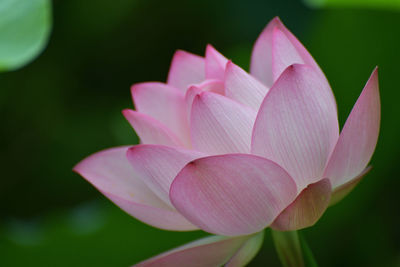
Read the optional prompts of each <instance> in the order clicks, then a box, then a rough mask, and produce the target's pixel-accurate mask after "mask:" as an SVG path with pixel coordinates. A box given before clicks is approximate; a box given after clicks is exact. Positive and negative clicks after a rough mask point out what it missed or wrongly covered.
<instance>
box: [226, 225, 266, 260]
mask: <svg viewBox="0 0 400 267" xmlns="http://www.w3.org/2000/svg"><path fill="white" fill-rule="evenodd" d="M263 241H264V231H261V232H260V233H258V234H255V235H254V236H253V237H252V238H250V239H249V240H248V241H246V243H244V244H243V246H242V247H241V248H240V249H239V250H238V252H236V254H235V255H234V256H233V257H232V258H231V259H230V260H229V262H228V263H227V264H225V267H242V266H246V265H247V264H248V263H250V261H251V260H252V259H253V258H254V257H255V256H256V255H257V253H258V251H259V250H260V248H261V246H262V243H263Z"/></svg>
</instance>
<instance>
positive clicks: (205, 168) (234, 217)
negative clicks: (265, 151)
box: [170, 154, 297, 236]
mask: <svg viewBox="0 0 400 267" xmlns="http://www.w3.org/2000/svg"><path fill="white" fill-rule="evenodd" d="M296 193H297V189H296V184H295V183H294V181H293V180H292V178H291V177H290V176H289V175H288V173H287V172H286V171H285V170H283V169H282V168H281V167H279V166H278V165H277V164H275V163H274V162H272V161H269V160H267V159H264V158H261V157H258V156H254V155H248V154H227V155H222V156H211V157H205V158H201V159H198V160H195V161H193V162H191V163H189V164H188V165H186V167H185V168H184V169H183V170H182V171H181V172H180V173H179V174H178V175H177V177H176V178H175V180H174V181H173V183H172V185H171V190H170V199H171V202H172V204H173V205H174V206H175V207H176V209H177V210H178V211H179V212H180V213H181V214H183V215H184V216H185V217H186V218H187V219H188V220H189V221H191V222H192V223H193V224H195V225H197V226H199V227H200V228H201V229H204V230H205V231H207V232H210V233H216V234H221V235H227V236H233V235H245V234H251V233H255V232H259V231H261V230H262V229H264V228H265V227H267V226H268V225H269V224H270V223H271V222H272V221H273V220H274V219H275V218H276V217H277V216H278V214H279V213H280V212H281V211H282V210H283V209H284V208H285V207H287V206H288V205H289V204H290V203H291V202H292V201H293V200H294V199H295V198H296Z"/></svg>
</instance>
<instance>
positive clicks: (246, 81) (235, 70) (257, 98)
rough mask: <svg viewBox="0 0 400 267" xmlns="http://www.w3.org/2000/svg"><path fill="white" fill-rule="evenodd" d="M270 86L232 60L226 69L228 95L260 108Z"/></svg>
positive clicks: (247, 104)
mask: <svg viewBox="0 0 400 267" xmlns="http://www.w3.org/2000/svg"><path fill="white" fill-rule="evenodd" d="M268 90H269V89H268V88H267V87H266V86H264V85H263V84H262V83H261V82H259V81H258V80H257V79H255V78H254V77H252V76H251V75H249V74H248V73H247V72H245V71H244V70H243V69H241V68H240V67H238V66H236V65H235V64H233V63H232V62H231V61H229V62H228V64H227V65H226V70H225V91H226V96H227V97H229V98H232V99H233V100H235V101H237V102H239V103H242V104H244V105H246V106H249V107H251V108H253V109H255V110H258V109H259V107H260V105H261V102H262V101H263V99H264V97H265V95H266V94H267V92H268Z"/></svg>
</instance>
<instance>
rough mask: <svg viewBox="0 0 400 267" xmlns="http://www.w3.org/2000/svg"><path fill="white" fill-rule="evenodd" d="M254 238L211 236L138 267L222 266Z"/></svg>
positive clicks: (161, 255) (141, 263)
mask: <svg viewBox="0 0 400 267" xmlns="http://www.w3.org/2000/svg"><path fill="white" fill-rule="evenodd" d="M251 237H252V236H238V237H226V236H209V237H206V238H203V239H200V240H197V241H194V242H191V243H189V244H186V245H184V246H181V247H178V248H175V249H172V250H170V251H168V252H165V253H163V254H160V255H158V256H155V257H153V258H151V259H148V260H146V261H143V262H140V263H138V264H137V265H135V266H136V267H159V266H162V267H178V266H185V267H203V266H222V265H224V264H225V263H226V262H227V261H228V260H229V259H230V258H231V257H232V256H233V255H234V254H235V253H236V251H237V250H238V249H239V248H240V247H241V246H242V245H243V244H244V243H245V242H246V241H247V240H249V238H251Z"/></svg>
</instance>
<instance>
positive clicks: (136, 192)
mask: <svg viewBox="0 0 400 267" xmlns="http://www.w3.org/2000/svg"><path fill="white" fill-rule="evenodd" d="M128 148H129V147H119V148H111V149H107V150H103V151H100V152H98V153H95V154H93V155H91V156H89V157H87V158H86V159H84V160H83V161H81V162H80V163H79V164H78V165H76V166H75V167H74V171H75V172H77V173H79V174H80V175H81V176H82V177H84V178H85V179H86V180H87V181H88V182H90V183H91V184H93V185H94V186H95V187H96V188H97V189H98V190H99V191H100V192H102V193H103V194H104V195H105V196H107V197H108V198H109V199H111V200H112V201H113V202H114V203H115V204H116V205H118V206H119V207H120V208H122V209H123V210H124V211H125V212H127V213H129V214H130V215H132V216H133V217H135V218H137V219H139V220H141V221H143V222H145V223H147V224H150V225H152V226H154V227H158V228H162V229H166V230H177V231H183V230H194V229H197V227H195V226H194V225H192V224H191V223H189V222H188V221H187V220H186V219H185V218H184V217H182V215H180V214H179V213H178V212H177V211H176V210H175V209H174V208H173V207H171V206H169V205H168V204H166V203H165V202H163V201H162V200H161V199H160V198H158V197H157V196H156V194H154V193H153V192H152V191H151V190H150V189H149V188H148V187H147V186H146V185H145V184H144V183H143V182H142V180H141V179H140V177H137V176H136V175H135V174H134V172H133V169H132V167H131V165H130V164H129V162H128V159H127V158H126V152H127V150H128Z"/></svg>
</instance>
